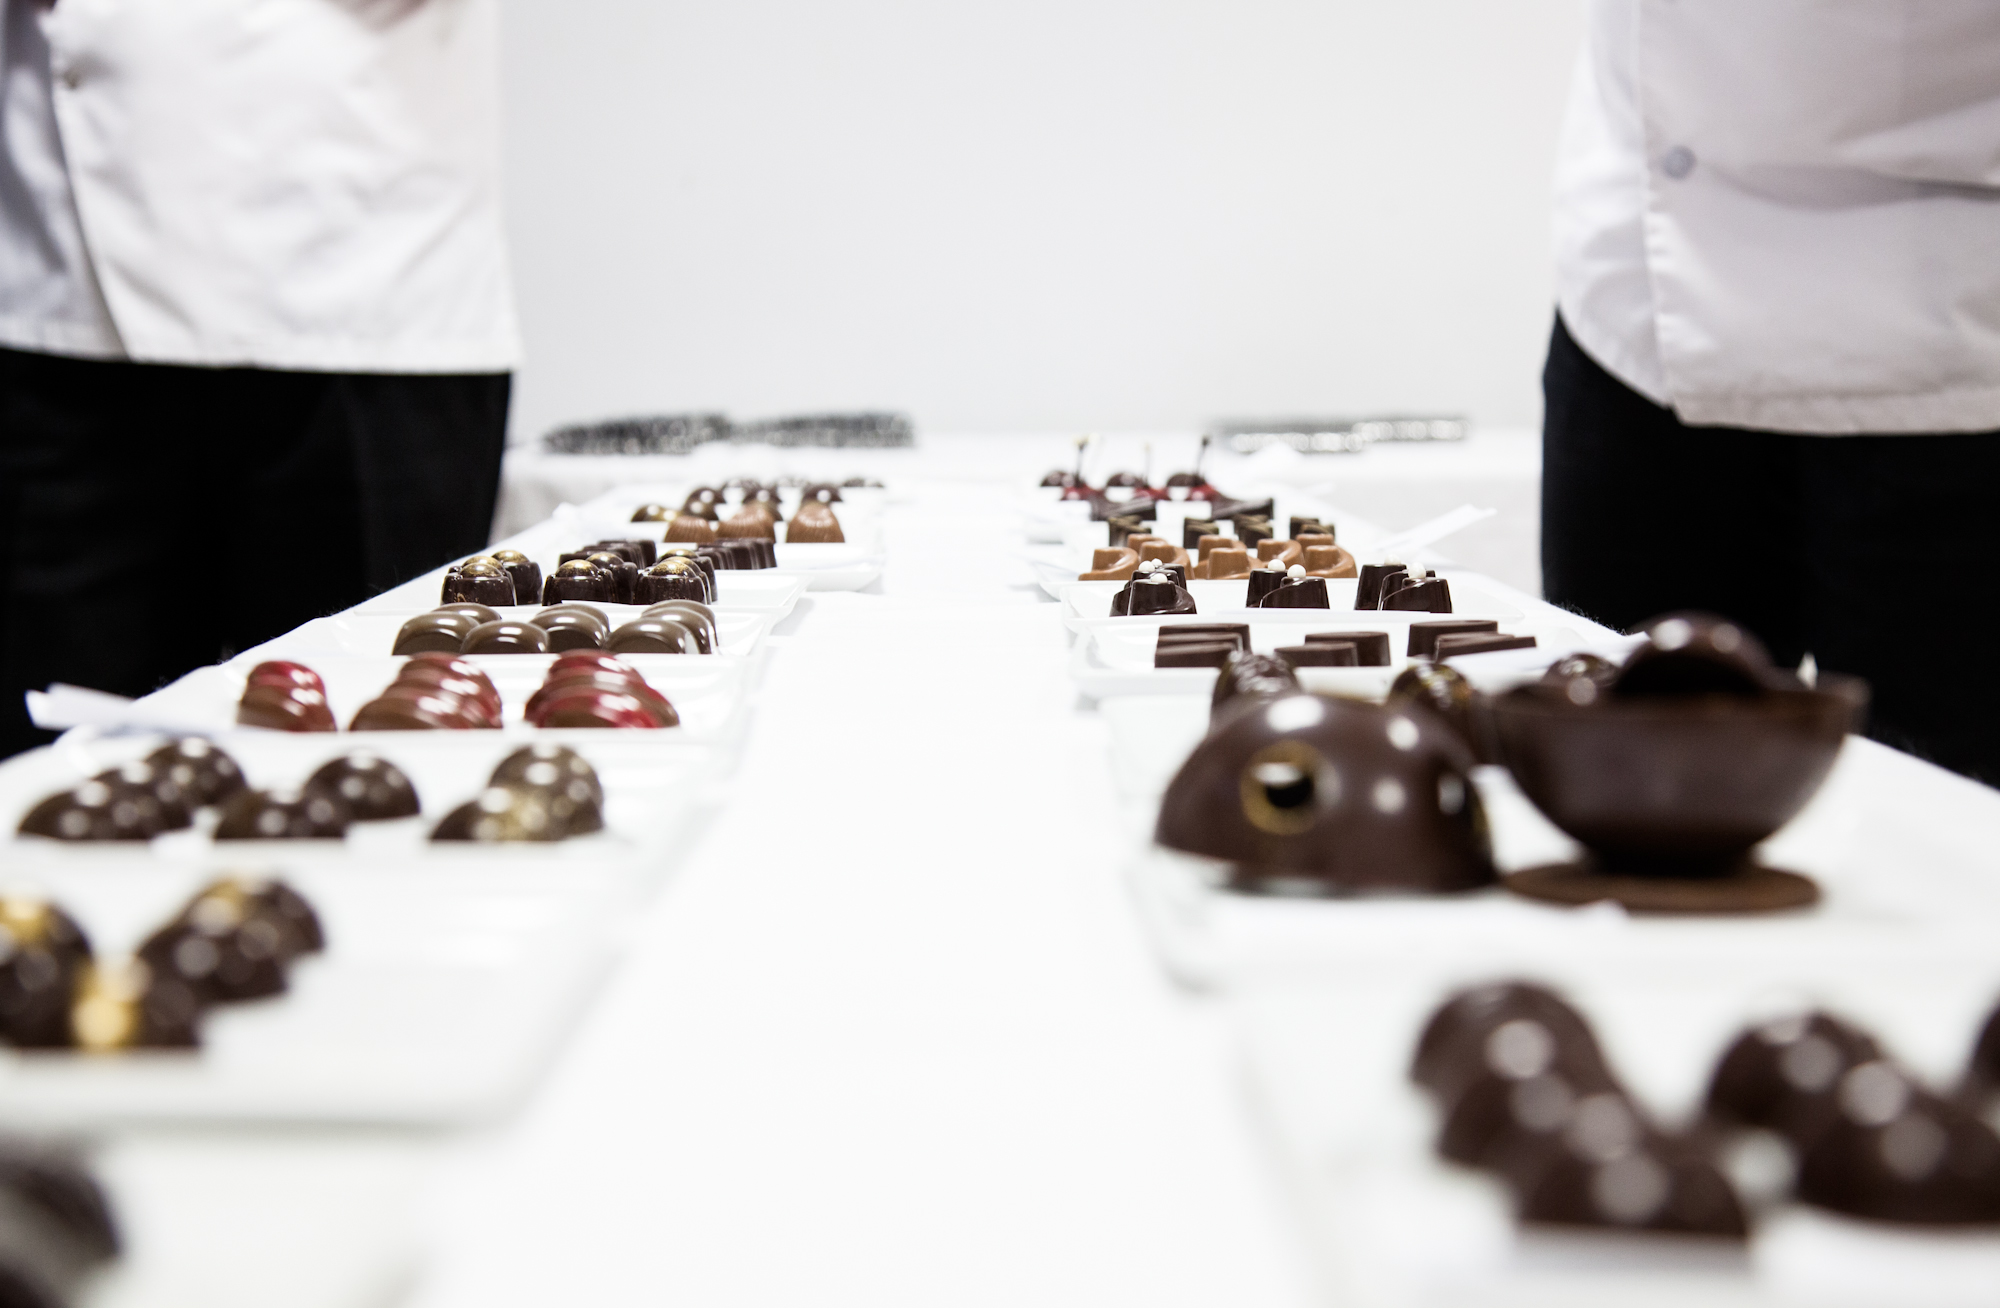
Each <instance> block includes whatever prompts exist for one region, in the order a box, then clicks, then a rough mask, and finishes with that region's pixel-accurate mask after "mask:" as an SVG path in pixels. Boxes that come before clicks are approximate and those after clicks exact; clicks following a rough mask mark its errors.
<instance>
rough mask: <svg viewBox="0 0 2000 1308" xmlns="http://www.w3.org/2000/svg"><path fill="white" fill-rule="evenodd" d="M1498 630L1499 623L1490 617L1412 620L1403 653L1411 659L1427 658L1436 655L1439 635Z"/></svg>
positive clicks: (1476, 633) (1469, 633) (1481, 632)
mask: <svg viewBox="0 0 2000 1308" xmlns="http://www.w3.org/2000/svg"><path fill="white" fill-rule="evenodd" d="M1498 630H1500V624H1499V623H1498V622H1495V621H1494V620H1493V619H1492V618H1450V619H1446V620H1443V621H1436V622H1412V623H1411V624H1410V640H1409V644H1408V645H1406V646H1405V647H1404V651H1403V652H1404V653H1406V654H1408V655H1409V656H1410V657H1411V658H1413V659H1428V658H1435V657H1436V656H1437V643H1438V637H1440V636H1464V635H1478V634H1483V633H1486V632H1494V631H1498Z"/></svg>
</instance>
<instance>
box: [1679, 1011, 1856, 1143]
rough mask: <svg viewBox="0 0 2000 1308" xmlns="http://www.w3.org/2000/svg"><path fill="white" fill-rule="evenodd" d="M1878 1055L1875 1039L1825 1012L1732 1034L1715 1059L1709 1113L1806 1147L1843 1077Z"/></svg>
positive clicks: (1823, 1120) (1763, 1024)
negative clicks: (1736, 1034)
mask: <svg viewBox="0 0 2000 1308" xmlns="http://www.w3.org/2000/svg"><path fill="white" fill-rule="evenodd" d="M1881 1056H1882V1049H1881V1046H1879V1045H1877V1044H1876V1043H1875V1040H1874V1037H1872V1036H1870V1035H1869V1034H1868V1033H1867V1032H1866V1031H1863V1030H1861V1029H1860V1028H1858V1027H1855V1026H1851V1025H1849V1024H1848V1023H1846V1022H1843V1021H1841V1020H1840V1019H1839V1018H1836V1017H1832V1016H1830V1015H1828V1014H1826V1013H1801V1014H1797V1015H1795V1016H1788V1017H1781V1018H1776V1019H1774V1020H1772V1021H1769V1022H1765V1023H1762V1024H1761V1025H1759V1026H1756V1027H1753V1028H1751V1029H1750V1030H1748V1031H1745V1032H1744V1033H1743V1034H1742V1035H1740V1036H1738V1037H1736V1039H1735V1041H1734V1042H1732V1043H1731V1044H1730V1046H1729V1048H1728V1049H1727V1050H1725V1051H1724V1052H1723V1055H1722V1057H1721V1058H1720V1059H1718V1060H1717V1061H1716V1065H1715V1071H1714V1072H1713V1073H1712V1074H1711V1075H1710V1077H1709V1083H1708V1099H1707V1111H1708V1113H1709V1115H1710V1116H1711V1117H1713V1118H1715V1119H1717V1120H1718V1121H1721V1122H1725V1123H1729V1124H1731V1125H1736V1126H1754V1127H1762V1128H1764V1129H1766V1130H1771V1131H1776V1132H1777V1133H1778V1134H1780V1135H1782V1136H1785V1137H1786V1138H1787V1139H1790V1140H1791V1141H1793V1142H1794V1143H1803V1142H1804V1141H1806V1140H1808V1139H1810V1138H1811V1136H1812V1135H1813V1134H1814V1133H1815V1132H1817V1131H1818V1130H1819V1129H1820V1128H1821V1127H1823V1126H1824V1125H1825V1124H1826V1120H1827V1118H1828V1117H1829V1116H1830V1114H1831V1113H1832V1111H1833V1110H1832V1103H1833V1093H1834V1090H1835V1088H1836V1087H1837V1086H1838V1085H1839V1084H1840V1078H1841V1077H1843V1076H1845V1075H1846V1074H1847V1072H1848V1070H1849V1069H1851V1068H1854V1067H1858V1066H1860V1065H1861V1064H1863V1063H1870V1062H1874V1061H1875V1060H1877V1059H1879V1058H1881Z"/></svg>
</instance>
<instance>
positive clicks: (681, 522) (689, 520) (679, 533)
mask: <svg viewBox="0 0 2000 1308" xmlns="http://www.w3.org/2000/svg"><path fill="white" fill-rule="evenodd" d="M666 539H667V542H668V543H669V544H675V543H678V544H683V545H706V544H708V543H709V542H710V541H712V540H714V539H715V524H714V523H713V522H711V521H709V520H708V519H707V518H702V517H696V516H695V515H694V514H691V513H689V514H682V515H681V516H680V517H678V518H675V519H674V520H673V521H672V522H670V523H668V524H667V531H666Z"/></svg>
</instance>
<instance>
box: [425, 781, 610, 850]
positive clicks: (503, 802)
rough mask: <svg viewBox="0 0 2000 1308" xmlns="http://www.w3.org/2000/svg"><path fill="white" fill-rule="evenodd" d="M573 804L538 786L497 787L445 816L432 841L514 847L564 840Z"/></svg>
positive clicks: (488, 789)
mask: <svg viewBox="0 0 2000 1308" xmlns="http://www.w3.org/2000/svg"><path fill="white" fill-rule="evenodd" d="M574 812H575V805H574V804H572V803H571V802H569V801H568V800H567V799H566V798H565V797H564V796H563V795H562V794H561V793H559V792H557V791H555V790H551V789H547V788H544V787H541V786H528V785H496V786H488V787H487V788H486V789H484V790H482V791H481V792H479V797H478V798H477V799H474V800H472V801H470V802H468V803H465V804H461V805H460V806H459V807H457V808H455V809H453V810H452V811H451V812H450V813H448V814H447V815H446V816H445V818H444V820H443V821H442V822H440V823H438V825H437V830H435V831H433V832H432V833H431V839H432V840H446V841H456V840H465V841H474V842H477V843H480V844H514V843H520V842H537V843H539V842H544V841H554V840H563V839H566V838H568V837H569V835H570V834H571V830H570V821H571V817H572V815H573V814H574Z"/></svg>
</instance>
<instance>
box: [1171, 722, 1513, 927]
mask: <svg viewBox="0 0 2000 1308" xmlns="http://www.w3.org/2000/svg"><path fill="white" fill-rule="evenodd" d="M1472 766H1473V759H1472V757H1471V754H1470V753H1469V751H1467V750H1466V749H1465V747H1464V745H1463V743H1462V742H1460V741H1459V740H1458V738H1457V737H1456V736H1454V735H1452V734H1451V733H1450V732H1448V731H1446V730H1445V729H1444V728H1443V727H1441V726H1440V725H1438V724H1437V723H1435V722H1433V721H1431V720H1430V719H1428V718H1425V717H1423V716H1421V715H1418V714H1414V713H1407V712H1403V711H1400V710H1397V709H1392V708H1378V707H1376V706H1374V705H1368V704H1361V703H1357V702H1354V701H1350V700H1340V699H1332V698H1326V697H1321V696H1317V695H1308V694H1293V695H1285V696H1281V697H1279V698H1276V699H1272V700H1269V701H1267V702H1265V703H1263V704H1261V705H1258V706H1256V707H1255V708H1249V709H1245V710H1243V711H1241V712H1238V713H1236V714H1233V715H1231V716H1228V717H1227V718H1226V719H1225V720H1223V721H1220V722H1217V723H1216V724H1215V725H1214V727H1213V729H1212V730H1211V731H1210V733H1209V735H1208V737H1207V739H1205V740H1204V741H1202V743H1201V744H1199V745H1197V746H1196V747H1195V750H1194V753H1193V754H1191V755H1190V756H1189V757H1188V759H1187V761H1186V763H1184V764H1183V765H1182V766H1181V769H1180V771H1179V773H1178V774H1176V775H1175V777H1174V779H1173V781H1172V783H1171V784H1170V785H1169V786H1168V788H1167V793H1166V797H1165V798H1164V799H1163V800H1162V801H1161V804H1160V816H1159V822H1158V825H1157V826H1156V827H1155V830H1154V838H1155V839H1156V840H1158V841H1159V843H1160V844H1162V845H1164V846H1166V847H1168V848H1170V849H1176V850H1180V851H1182V852H1185V853H1189V854H1197V855H1202V856H1205V857H1207V858H1211V859H1216V860H1219V861H1220V862H1221V863H1223V864H1226V865H1228V866H1229V868H1230V869H1231V871H1230V873H1229V882H1230V885H1231V886H1232V887H1233V888H1235V889H1238V890H1242V891H1249V892H1257V893H1270V894H1290V895H1329V894H1342V893H1352V892H1355V891H1377V890H1403V891H1414V892H1427V893H1436V892H1447V891H1459V890H1468V889H1473V888H1476V887H1479V886H1484V885H1488V884H1491V883H1492V881H1493V880H1494V870H1493V862H1492V855H1491V852H1490V850H1489V848H1488V843H1487V834H1486V823H1485V819H1484V815H1483V813H1482V811H1481V809H1480V806H1479V798H1478V794H1477V792H1476V791H1474V790H1473V789H1472V786H1471V782H1470V780H1469V774H1470V772H1471V769H1472Z"/></svg>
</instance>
